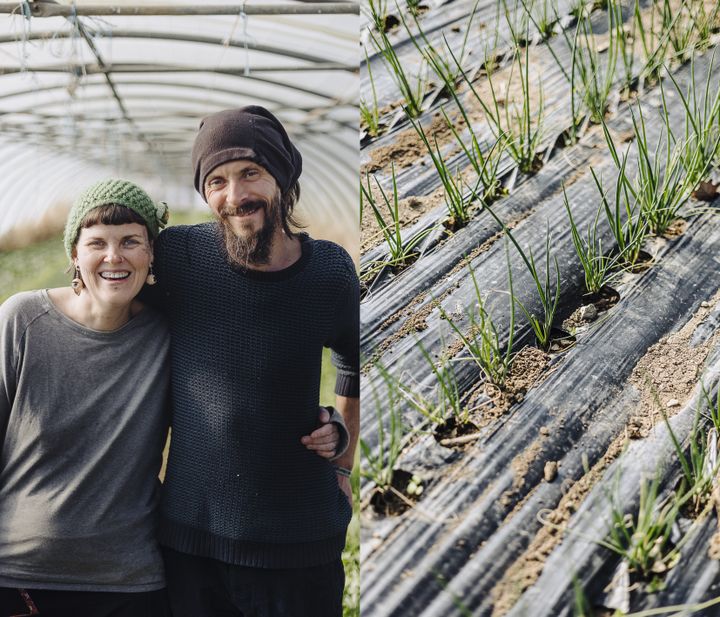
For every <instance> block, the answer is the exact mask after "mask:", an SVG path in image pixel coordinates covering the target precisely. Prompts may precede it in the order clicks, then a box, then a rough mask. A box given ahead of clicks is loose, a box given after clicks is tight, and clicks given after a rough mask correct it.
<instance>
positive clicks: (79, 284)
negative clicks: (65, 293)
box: [70, 266, 85, 296]
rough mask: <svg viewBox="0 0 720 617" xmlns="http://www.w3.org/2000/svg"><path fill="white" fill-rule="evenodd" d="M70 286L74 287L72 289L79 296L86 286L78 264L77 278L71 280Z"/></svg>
mask: <svg viewBox="0 0 720 617" xmlns="http://www.w3.org/2000/svg"><path fill="white" fill-rule="evenodd" d="M70 287H72V290H73V291H74V292H75V295H76V296H79V295H80V292H81V291H82V290H83V288H84V287H85V284H84V283H83V280H82V278H81V277H80V268H78V267H77V266H75V278H74V279H73V280H72V281H70Z"/></svg>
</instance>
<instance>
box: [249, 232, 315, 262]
mask: <svg viewBox="0 0 720 617" xmlns="http://www.w3.org/2000/svg"><path fill="white" fill-rule="evenodd" d="M301 255H302V243H301V242H300V239H299V238H297V237H296V236H293V237H290V236H288V235H287V234H286V233H285V232H284V231H279V232H278V233H276V234H275V236H274V237H273V239H272V247H271V249H270V259H269V260H268V262H267V263H265V264H248V268H249V269H250V270H260V271H263V272H275V271H278V270H284V269H285V268H289V267H290V266H292V265H293V264H294V263H295V262H296V261H297V260H298V259H300V257H301Z"/></svg>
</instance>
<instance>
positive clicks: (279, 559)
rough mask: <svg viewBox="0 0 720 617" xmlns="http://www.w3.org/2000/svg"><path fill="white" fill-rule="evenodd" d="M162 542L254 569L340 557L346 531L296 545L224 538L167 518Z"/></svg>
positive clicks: (302, 565) (313, 563) (305, 564)
mask: <svg viewBox="0 0 720 617" xmlns="http://www.w3.org/2000/svg"><path fill="white" fill-rule="evenodd" d="M159 540H160V544H161V545H163V546H166V547H168V548H171V549H173V550H176V551H178V552H180V553H188V554H190V555H197V556H198V557H209V558H210V559H217V560H218V561H222V562H224V563H231V564H235V565H239V566H248V567H253V568H306V567H310V566H317V565H321V564H323V563H329V562H331V561H334V560H336V559H338V558H339V557H340V556H341V554H342V551H343V548H345V534H344V533H343V534H341V535H339V536H335V537H332V538H327V539H324V540H316V541H314V542H301V543H292V544H280V543H277V544H276V543H272V544H271V543H263V542H245V541H242V540H233V539H231V538H223V537H221V536H217V535H215V534H212V533H210V532H208V531H205V530H202V529H195V528H193V527H188V526H187V525H183V524H181V523H176V522H173V521H169V520H167V519H163V520H162V522H161V524H160V533H159Z"/></svg>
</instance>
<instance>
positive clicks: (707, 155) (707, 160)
mask: <svg viewBox="0 0 720 617" xmlns="http://www.w3.org/2000/svg"><path fill="white" fill-rule="evenodd" d="M714 64H715V58H714V56H713V58H712V60H711V62H710V68H709V69H708V73H707V79H706V81H705V87H704V92H703V93H702V95H701V101H699V100H698V94H697V87H696V80H695V62H694V61H693V60H691V62H690V81H689V84H688V90H687V92H686V93H683V91H682V89H681V88H680V86H679V85H678V83H677V81H676V80H675V78H674V77H673V75H672V74H671V73H670V72H668V77H669V78H670V80H671V81H672V83H673V86H674V87H675V91H676V92H677V94H678V95H679V98H680V101H681V103H682V105H683V107H684V109H685V135H684V141H683V142H682V143H683V148H682V151H681V157H682V163H683V167H684V168H685V173H687V174H688V176H689V178H688V182H689V184H690V185H691V186H692V188H693V189H694V188H696V187H697V185H698V183H699V182H700V181H701V180H704V179H705V177H706V175H707V173H708V171H709V170H710V167H711V166H712V165H713V164H714V163H715V162H716V159H717V157H718V155H719V154H720V87H716V89H715V94H714V95H712V94H711V88H710V84H711V80H712V72H713V65H714ZM660 86H661V92H662V94H663V103H664V101H665V95H664V90H663V89H662V88H663V85H662V83H661V84H660ZM666 115H667V114H666ZM668 126H669V124H668ZM671 134H672V133H671Z"/></svg>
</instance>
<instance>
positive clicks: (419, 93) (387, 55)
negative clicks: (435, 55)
mask: <svg viewBox="0 0 720 617" xmlns="http://www.w3.org/2000/svg"><path fill="white" fill-rule="evenodd" d="M373 16H374V17H373V19H376V21H375V24H376V26H377V28H378V33H377V34H375V33H374V32H372V31H370V38H371V39H372V42H373V45H374V46H375V49H376V50H377V52H378V53H379V54H380V55H381V56H382V58H383V60H384V62H385V66H386V67H387V69H388V73H389V74H390V77H391V78H392V80H393V81H394V82H395V85H396V86H397V88H398V90H400V94H401V95H402V97H403V99H404V101H405V112H406V113H407V115H408V116H409V117H411V118H417V117H418V116H419V115H420V114H421V113H422V102H423V98H424V96H425V87H426V85H427V75H426V73H427V71H426V70H425V71H423V69H427V63H426V61H425V59H424V58H423V61H422V63H421V65H420V69H419V71H418V74H417V75H416V78H415V84H414V85H411V78H410V77H409V76H408V75H407V73H406V72H405V69H404V68H403V64H402V62H401V61H400V58H398V56H397V54H396V53H395V49H394V48H393V46H392V43H390V41H389V40H388V37H387V34H385V30H384V29H383V28H381V27H380V24H379V23H378V21H377V19H379V16H376V15H375V13H373ZM424 73H425V74H424Z"/></svg>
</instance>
